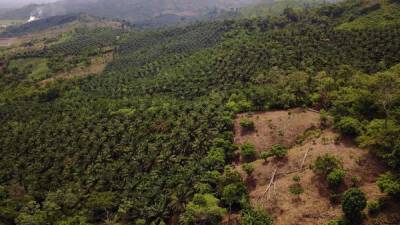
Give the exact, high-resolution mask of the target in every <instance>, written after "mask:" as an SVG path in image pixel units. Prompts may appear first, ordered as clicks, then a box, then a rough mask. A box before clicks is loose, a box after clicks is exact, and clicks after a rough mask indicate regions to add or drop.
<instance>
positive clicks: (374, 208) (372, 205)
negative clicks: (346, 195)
mask: <svg viewBox="0 0 400 225" xmlns="http://www.w3.org/2000/svg"><path fill="white" fill-rule="evenodd" d="M380 208H381V206H380V204H379V202H378V201H371V202H368V204H367V210H368V214H369V215H376V214H378V213H379V211H380Z"/></svg>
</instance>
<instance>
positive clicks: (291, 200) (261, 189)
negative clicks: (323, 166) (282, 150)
mask: <svg viewBox="0 0 400 225" xmlns="http://www.w3.org/2000/svg"><path fill="white" fill-rule="evenodd" d="M244 117H246V118H248V119H250V120H252V121H253V122H254V123H255V127H256V129H255V131H254V132H250V133H246V132H242V130H241V127H240V126H239V123H240V119H242V118H244ZM319 127H320V115H319V114H318V113H316V112H310V111H302V110H300V109H296V110H291V111H274V112H265V113H257V114H254V115H248V114H241V115H239V116H238V117H237V119H236V121H235V143H236V144H239V145H240V144H243V143H251V144H254V145H255V146H256V148H257V151H259V152H260V151H263V150H266V149H268V148H269V147H270V146H271V145H273V144H284V145H286V146H290V147H291V148H290V150H289V153H288V157H287V158H286V159H283V160H275V159H269V160H268V161H266V162H265V161H263V160H261V159H259V160H256V161H254V162H253V165H254V167H255V171H254V173H253V174H252V175H251V176H250V177H248V176H247V175H245V173H244V172H243V171H242V170H241V162H237V163H236V164H235V165H234V166H235V167H236V168H237V170H238V171H239V172H240V173H241V174H242V177H243V178H244V179H245V181H246V185H247V188H248V191H249V193H250V198H251V203H252V205H253V206H255V207H262V208H264V209H265V210H267V211H268V212H269V213H270V214H271V215H272V216H273V217H274V219H275V224H276V225H318V224H324V223H326V222H328V221H329V220H332V219H335V218H339V217H340V216H341V207H340V204H332V203H331V201H330V199H329V197H330V193H332V192H331V191H330V190H329V189H328V187H327V185H326V182H325V181H324V179H323V178H321V177H319V176H318V175H316V174H315V173H314V172H313V170H312V169H311V166H312V164H313V162H314V161H315V159H316V158H317V157H318V156H320V155H324V154H327V153H329V154H332V155H335V156H337V157H338V158H339V159H341V161H342V162H343V168H344V169H345V170H346V182H345V183H346V184H345V185H344V186H343V187H341V190H342V191H344V190H346V189H347V188H348V187H351V185H352V182H351V177H352V176H358V177H360V178H361V181H360V183H359V184H358V186H359V187H360V189H361V190H363V191H364V192H365V193H366V194H367V197H368V199H369V200H375V199H377V198H379V197H380V196H382V194H381V193H380V191H379V189H378V187H377V186H376V184H375V182H376V180H377V177H378V176H379V174H380V173H382V172H383V171H384V168H383V166H381V164H380V163H379V161H378V160H377V159H376V158H375V157H373V156H372V155H371V154H370V153H369V152H368V151H366V150H363V149H360V148H358V147H357V146H356V145H355V144H354V143H353V142H352V141H351V140H340V141H335V140H337V139H338V134H336V133H335V132H334V131H333V130H332V129H325V130H322V131H321V130H320V129H319ZM312 129H314V130H316V131H315V132H314V133H316V134H318V135H314V136H310V137H308V138H306V139H305V140H304V141H303V142H302V143H299V142H297V143H296V139H298V137H299V136H301V135H302V134H304V132H305V131H307V130H312ZM307 152H308V153H307ZM306 153H307V157H306V158H305V160H304V164H303V167H302V168H300V167H301V164H302V162H303V159H304V157H305V155H306ZM275 170H277V173H276V176H275V179H274V183H273V184H274V185H271V186H270V189H269V191H268V192H266V190H267V188H268V186H269V183H270V180H271V177H272V174H273V173H274V171H275ZM295 175H298V176H299V177H300V179H301V180H300V184H301V186H302V188H303V189H304V193H302V194H301V195H299V197H297V196H294V195H293V194H291V193H290V192H289V187H290V186H291V185H293V184H294V181H293V177H294V176H295ZM369 221H371V222H367V223H368V224H375V223H372V219H370V220H369Z"/></svg>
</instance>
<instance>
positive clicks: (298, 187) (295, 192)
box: [289, 183, 304, 195]
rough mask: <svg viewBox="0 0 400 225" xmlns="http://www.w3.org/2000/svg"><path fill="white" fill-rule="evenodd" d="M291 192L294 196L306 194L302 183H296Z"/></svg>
mask: <svg viewBox="0 0 400 225" xmlns="http://www.w3.org/2000/svg"><path fill="white" fill-rule="evenodd" d="M289 192H290V193H292V194H293V195H301V194H302V193H303V192H304V189H303V187H302V186H301V185H300V183H294V184H292V185H290V186H289Z"/></svg>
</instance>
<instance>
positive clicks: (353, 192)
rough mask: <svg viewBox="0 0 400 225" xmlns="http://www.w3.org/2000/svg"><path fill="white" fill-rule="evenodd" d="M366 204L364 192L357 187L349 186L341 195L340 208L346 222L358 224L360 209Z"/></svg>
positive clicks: (360, 215)
mask: <svg viewBox="0 0 400 225" xmlns="http://www.w3.org/2000/svg"><path fill="white" fill-rule="evenodd" d="M366 206H367V199H366V197H365V194H364V193H363V192H362V191H361V190H360V189H358V188H351V189H349V190H347V191H346V192H345V193H344V195H343V201H342V210H343V213H344V218H345V220H346V222H347V223H348V224H360V223H361V221H362V218H363V216H362V211H363V210H364V209H365V207H366Z"/></svg>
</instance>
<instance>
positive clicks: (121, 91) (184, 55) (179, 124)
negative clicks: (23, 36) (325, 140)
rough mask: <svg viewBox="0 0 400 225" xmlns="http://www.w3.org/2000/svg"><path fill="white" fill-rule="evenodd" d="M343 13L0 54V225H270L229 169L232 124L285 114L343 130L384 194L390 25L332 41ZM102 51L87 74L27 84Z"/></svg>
mask: <svg viewBox="0 0 400 225" xmlns="http://www.w3.org/2000/svg"><path fill="white" fill-rule="evenodd" d="M388 7H392V5H388ZM393 7H394V6H393ZM354 10H355V6H354V7H353V6H352V7H348V5H346V4H339V5H324V6H322V7H320V8H315V9H309V10H306V11H296V10H290V9H288V10H285V12H284V13H283V15H282V16H279V17H269V18H264V17H260V18H255V19H240V20H228V21H219V22H203V23H196V24H192V25H190V26H185V27H170V28H165V29H156V30H154V29H148V30H132V29H131V28H118V29H116V28H98V29H96V28H82V29H78V30H75V31H74V33H73V34H71V35H72V36H70V37H69V38H64V39H63V40H62V41H59V40H58V42H56V43H57V44H54V45H49V46H45V47H43V48H41V49H32V50H27V51H21V52H19V51H18V50H15V51H12V49H10V50H8V51H6V50H5V51H4V52H3V54H2V58H1V62H2V63H1V64H0V124H2V125H1V126H0V153H1V154H0V168H1V169H0V223H5V224H16V225H26V224H35V225H36V224H37V225H39V224H59V225H61V224H62V225H65V224H69V225H71V224H117V223H119V224H154V225H159V224H211V225H214V224H215V225H216V224H219V223H220V221H221V220H222V218H223V217H224V214H226V213H227V212H232V213H235V215H242V221H243V223H245V224H263V223H266V224H271V223H272V219H271V218H270V217H269V216H268V215H267V214H265V213H264V212H259V211H258V209H253V208H252V207H251V206H250V204H249V196H248V193H247V191H246V186H245V183H244V181H243V180H242V178H241V176H240V174H239V173H238V172H236V170H234V169H233V168H231V166H229V165H230V164H231V162H233V160H234V159H235V151H238V150H239V149H238V147H237V146H235V145H234V144H233V119H234V118H235V115H236V114H237V113H238V112H245V111H264V110H273V109H288V108H293V107H311V108H314V109H324V110H326V111H328V112H329V113H330V114H331V115H332V116H333V117H334V120H335V124H336V127H337V128H338V130H340V128H345V129H343V130H344V131H348V130H350V131H357V132H354V133H352V134H353V137H354V138H355V139H356V140H357V142H358V143H359V144H360V146H362V147H364V148H367V149H371V151H373V152H374V153H375V154H376V155H377V156H378V157H380V159H381V160H382V162H383V163H385V165H387V167H388V173H386V174H385V175H383V176H382V178H381V179H380V180H379V182H378V185H379V187H380V188H381V190H382V191H383V192H384V193H386V194H387V195H388V196H389V197H388V198H389V199H390V198H395V197H396V196H398V195H399V194H400V189H399V188H398V187H399V184H400V179H399V177H400V169H399V168H400V166H399V165H400V157H399V156H400V154H399V149H400V143H399V141H398V140H400V116H399V111H400V93H399V92H398V90H400V57H399V52H400V29H399V28H400V24H398V23H394V24H393V25H388V26H378V27H371V28H369V29H356V30H353V29H350V30H347V29H345V30H342V29H337V26H338V25H339V24H341V23H342V22H343V21H344V20H346V19H347V15H349V12H353V11H354ZM361 17H362V16H361ZM361 17H360V18H361ZM355 20H357V18H355ZM39 23H42V22H40V21H39ZM49 24H52V22H50V23H49ZM57 24H58V23H57ZM46 26H47V25H46ZM40 27H42V26H40ZM28 30H30V28H29V29H28ZM25 32H28V31H26V30H24V29H21V31H18V32H17V33H25ZM60 38H63V37H60ZM109 53H112V54H113V58H112V62H111V63H109V64H108V65H107V67H106V69H105V71H104V72H103V73H102V74H101V75H98V76H82V77H78V78H75V79H66V80H56V81H54V82H51V83H48V84H47V85H41V83H40V81H43V80H44V79H47V78H50V77H53V76H55V74H57V73H58V72H60V71H61V72H65V73H68V71H70V69H71V68H74V67H76V66H77V65H85V64H88V63H89V62H88V59H89V58H90V57H96V56H101V55H103V54H109ZM348 121H351V122H350V123H349V122H348ZM354 121H356V122H354ZM340 125H343V126H340ZM353 125H354V126H356V127H350V128H349V126H353ZM349 196H350V194H349ZM346 199H347V198H346ZM348 199H350V200H346V204H345V205H346V207H347V206H349V207H348V211H349V210H352V208H351V206H352V202H351V196H350V197H349V198H348ZM346 212H347V211H346ZM357 212H358V213H360V212H359V211H357Z"/></svg>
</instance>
